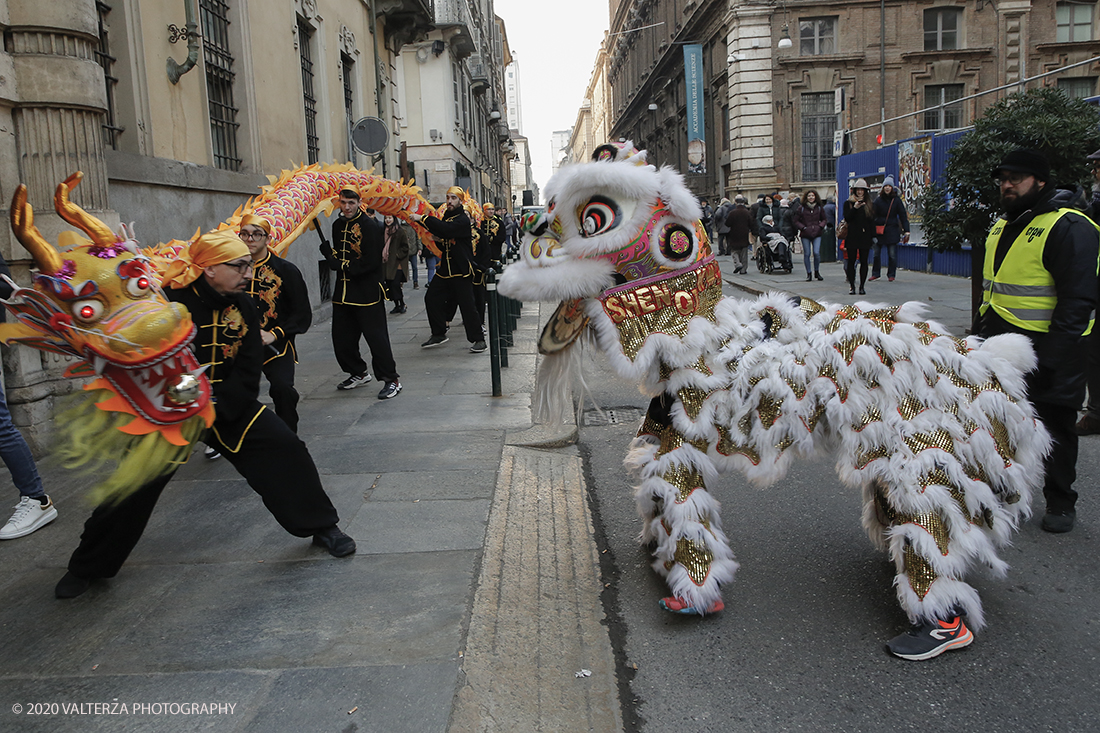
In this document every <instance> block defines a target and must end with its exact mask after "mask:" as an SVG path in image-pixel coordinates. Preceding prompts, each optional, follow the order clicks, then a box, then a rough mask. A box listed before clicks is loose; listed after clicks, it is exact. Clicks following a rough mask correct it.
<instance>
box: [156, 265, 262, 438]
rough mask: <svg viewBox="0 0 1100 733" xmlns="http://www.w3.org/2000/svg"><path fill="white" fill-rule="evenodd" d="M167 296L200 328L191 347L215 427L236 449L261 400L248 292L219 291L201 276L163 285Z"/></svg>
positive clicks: (256, 329) (255, 320)
mask: <svg viewBox="0 0 1100 733" xmlns="http://www.w3.org/2000/svg"><path fill="white" fill-rule="evenodd" d="M165 295H166V296H167V297H168V300H171V301H172V302H175V303H182V304H183V305H185V306H186V307H187V310H189V311H191V320H193V321H194V322H195V326H196V327H197V328H198V333H197V334H196V336H195V340H194V341H192V342H191V350H192V351H193V352H195V358H196V359H197V360H198V362H199V364H200V365H205V366H207V369H206V371H205V372H204V374H206V378H207V379H209V380H210V386H211V387H212V388H213V390H214V427H213V430H214V432H215V434H216V435H217V436H218V439H219V440H221V441H222V443H224V444H225V445H226V446H227V447H228V448H229V449H230V450H231V451H232V452H234V453H236V452H237V450H238V449H239V448H240V443H241V441H242V440H243V439H244V436H245V433H247V432H248V428H249V427H250V426H251V425H252V421H253V420H255V419H256V416H257V415H259V414H260V411H261V410H263V409H264V406H263V405H261V404H260V400H259V396H260V371H261V368H262V365H263V358H264V357H263V341H261V340H260V318H259V316H258V315H257V313H256V307H255V306H254V305H252V299H251V298H250V297H249V296H248V294H247V293H233V294H232V295H222V294H221V293H219V292H218V291H216V290H214V288H212V287H210V285H209V284H208V283H207V282H206V280H205V279H204V278H203V277H202V276H201V275H200V276H199V279H198V280H196V281H195V282H194V283H192V284H191V285H189V286H187V287H185V288H181V289H179V290H175V289H172V288H169V289H167V290H165Z"/></svg>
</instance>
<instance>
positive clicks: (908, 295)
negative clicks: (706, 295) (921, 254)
mask: <svg viewBox="0 0 1100 733" xmlns="http://www.w3.org/2000/svg"><path fill="white" fill-rule="evenodd" d="M883 257H884V258H885V254H884V255H883ZM795 260H796V261H795V263H794V272H792V273H790V274H787V273H783V272H779V273H775V274H771V275H765V274H762V273H760V272H758V271H757V269H756V263H755V262H752V263H750V268H749V271H748V273H747V274H745V275H733V274H731V273H732V272H733V265H732V259H731V258H730V257H728V256H724V257H719V258H718V262H719V264H720V265H721V267H722V274H723V276H724V278H725V280H726V282H727V283H728V284H729V285H732V286H733V287H735V288H739V289H741V290H744V291H746V292H748V293H750V294H754V293H763V292H768V291H771V290H779V291H783V292H787V293H792V294H795V295H804V296H806V297H807V298H812V299H813V300H816V301H818V302H828V303H855V302H858V301H864V302H868V303H888V304H891V305H895V304H898V303H904V302H906V301H918V302H921V303H926V304H927V305H928V307H929V311H928V314H927V316H928V318H931V319H934V320H936V321H939V322H940V323H941V324H943V325H944V326H945V327H946V328H947V329H948V330H949V331H950V332H951V334H952V335H954V336H962V335H965V334H966V332H967V330H968V329H969V328H970V324H971V318H970V280H969V279H967V278H962V277H950V276H948V275H934V274H928V273H924V272H913V271H910V270H898V274H897V278H896V279H895V280H894V282H890V281H889V280H887V279H886V277H885V275H884V276H883V277H882V278H880V279H878V280H875V281H873V282H871V281H868V282H867V284H866V290H867V294H866V295H849V294H848V281H847V280H846V279H845V275H844V263H843V261H839V262H823V263H821V276H822V277H823V278H824V280H813V281H811V282H806V270H805V266H804V265H803V264H802V258H801V256H800V255H795ZM882 271H883V272H884V273H885V272H886V268H885V267H884V268H883V270H882ZM856 277H857V278H858V277H859V272H858V270H857V272H856ZM726 292H727V293H731V291H730V290H729V288H727V289H726Z"/></svg>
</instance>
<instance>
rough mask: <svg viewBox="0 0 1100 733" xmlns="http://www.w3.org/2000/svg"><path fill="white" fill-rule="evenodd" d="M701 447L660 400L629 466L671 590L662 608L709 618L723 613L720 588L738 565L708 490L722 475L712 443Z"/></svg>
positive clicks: (646, 534)
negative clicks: (676, 423) (711, 450)
mask: <svg viewBox="0 0 1100 733" xmlns="http://www.w3.org/2000/svg"><path fill="white" fill-rule="evenodd" d="M697 443H699V441H688V440H686V439H685V438H684V437H683V436H682V435H681V434H680V433H679V432H678V431H677V430H676V429H675V428H674V427H673V426H672V424H671V419H670V418H669V415H668V409H667V407H666V406H665V405H664V404H663V403H662V400H661V398H659V397H658V398H654V400H653V402H652V403H651V404H650V407H649V411H648V412H647V413H646V418H645V421H644V422H643V424H642V428H641V430H639V432H638V437H637V438H635V440H634V442H633V443H632V445H631V450H630V453H629V454H628V455H627V458H626V461H625V463H626V465H627V467H628V468H632V469H634V470H635V471H636V472H637V473H638V474H639V475H640V476H641V479H642V481H641V484H640V485H639V486H638V488H637V490H636V492H635V500H636V502H637V505H638V513H639V514H640V515H641V517H642V521H643V523H644V524H643V527H642V534H641V540H642V542H643V543H647V544H651V545H654V546H655V549H654V551H653V557H654V561H653V569H654V570H656V571H657V572H658V573H660V575H661V576H662V577H664V578H665V580H666V581H667V582H668V585H669V588H670V589H671V590H672V597H670V598H666V599H663V600H662V605H664V606H665V608H666V609H668V610H670V611H676V612H680V613H698V614H705V613H708V612H710V613H713V612H714V611H718V610H721V608H722V604H721V601H722V595H721V585H722V583H728V582H729V581H731V580H733V576H734V574H735V573H736V571H737V567H738V565H737V562H736V561H735V560H734V559H733V552H732V551H731V550H730V548H729V541H728V540H727V539H726V535H725V534H724V533H723V532H722V525H721V518H720V516H719V503H718V501H717V500H715V499H714V497H713V496H711V494H710V493H709V492H708V491H707V489H706V479H707V478H711V479H713V478H714V476H715V475H716V471H715V469H714V467H713V465H712V464H711V461H710V459H709V458H707V455H706V451H707V446H706V445H705V444H697Z"/></svg>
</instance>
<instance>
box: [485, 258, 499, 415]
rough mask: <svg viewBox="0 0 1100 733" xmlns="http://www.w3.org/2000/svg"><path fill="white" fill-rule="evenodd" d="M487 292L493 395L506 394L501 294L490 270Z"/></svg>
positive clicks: (494, 276)
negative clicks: (503, 385)
mask: <svg viewBox="0 0 1100 733" xmlns="http://www.w3.org/2000/svg"><path fill="white" fill-rule="evenodd" d="M485 294H486V295H487V296H488V300H489V302H488V303H487V306H488V308H489V367H490V371H491V372H492V379H493V397H500V396H501V395H503V394H504V391H503V387H502V386H501V379H500V364H501V359H500V313H499V311H500V295H498V294H497V275H496V273H495V272H493V271H492V270H490V271H489V272H488V273H487V275H486V277H485Z"/></svg>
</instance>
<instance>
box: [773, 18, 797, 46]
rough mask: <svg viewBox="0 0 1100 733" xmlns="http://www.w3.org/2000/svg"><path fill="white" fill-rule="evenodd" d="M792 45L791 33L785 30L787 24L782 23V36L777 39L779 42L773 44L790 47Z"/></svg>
mask: <svg viewBox="0 0 1100 733" xmlns="http://www.w3.org/2000/svg"><path fill="white" fill-rule="evenodd" d="M793 45H794V41H792V40H791V34H790V33H789V32H788V31H787V24H786V23H784V24H783V37H782V38H780V39H779V43H777V44H775V47H776V48H790V47H791V46H793Z"/></svg>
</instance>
